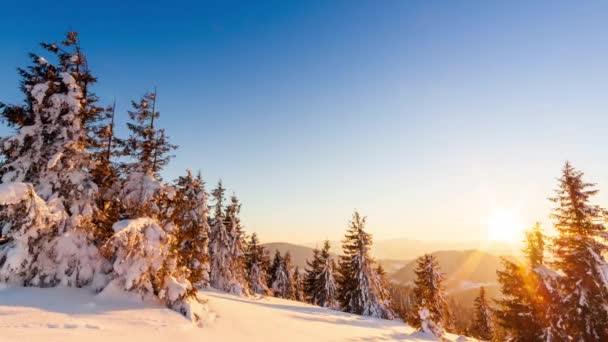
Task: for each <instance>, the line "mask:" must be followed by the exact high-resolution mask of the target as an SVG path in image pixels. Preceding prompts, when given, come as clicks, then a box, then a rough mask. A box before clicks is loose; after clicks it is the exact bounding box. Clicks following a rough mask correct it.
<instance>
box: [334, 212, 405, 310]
mask: <svg viewBox="0 0 608 342" xmlns="http://www.w3.org/2000/svg"><path fill="white" fill-rule="evenodd" d="M365 224H366V218H365V217H362V216H361V215H359V213H358V212H356V211H355V213H354V214H353V218H352V221H351V223H350V227H349V229H348V230H347V232H346V236H345V240H344V242H343V245H342V249H343V253H344V255H342V256H341V257H340V266H339V274H340V277H339V282H338V299H339V302H340V305H341V307H342V309H343V310H344V311H346V312H350V313H354V314H358V315H364V316H372V317H380V318H386V319H393V318H394V313H393V312H392V309H391V308H390V307H389V306H387V305H386V301H385V300H384V299H383V298H382V294H381V293H379V292H378V287H377V286H376V285H377V274H376V270H375V269H374V260H373V259H372V257H371V256H370V249H371V245H372V237H371V235H370V234H369V233H367V232H366V231H365Z"/></svg>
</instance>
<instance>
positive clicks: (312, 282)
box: [304, 248, 321, 305]
mask: <svg viewBox="0 0 608 342" xmlns="http://www.w3.org/2000/svg"><path fill="white" fill-rule="evenodd" d="M320 253H321V251H320V250H319V249H318V248H314V249H313V250H312V260H306V269H305V275H304V295H305V296H306V300H307V301H308V302H309V303H311V304H315V305H318V304H317V303H318V302H319V300H318V297H317V291H316V284H317V276H318V275H319V273H320V268H321V259H320Z"/></svg>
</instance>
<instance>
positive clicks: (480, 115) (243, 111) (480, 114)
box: [0, 0, 608, 242]
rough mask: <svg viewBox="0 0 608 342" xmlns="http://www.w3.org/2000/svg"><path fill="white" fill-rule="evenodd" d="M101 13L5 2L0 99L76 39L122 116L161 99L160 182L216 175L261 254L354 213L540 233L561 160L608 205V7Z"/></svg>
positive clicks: (453, 228)
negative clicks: (232, 195)
mask: <svg viewBox="0 0 608 342" xmlns="http://www.w3.org/2000/svg"><path fill="white" fill-rule="evenodd" d="M95 3H96V4H92V3H90V4H89V2H86V1H81V2H79V3H74V2H63V1H50V0H49V1H44V2H36V1H6V2H5V3H3V5H2V9H3V11H2V12H3V16H2V20H0V44H1V46H2V48H1V51H2V52H1V53H0V100H1V101H6V102H13V103H14V102H19V101H20V100H21V98H22V97H21V94H20V93H19V90H18V77H17V73H16V70H15V68H16V67H18V66H24V65H26V63H27V58H26V56H27V55H26V53H27V52H28V51H34V52H40V51H41V50H40V49H39V48H38V47H37V43H38V42H40V41H55V40H60V39H61V38H62V35H63V34H64V33H65V32H66V31H68V30H77V31H79V32H80V33H81V41H82V45H83V47H84V49H85V52H86V53H87V54H88V58H89V63H90V66H91V69H92V70H93V72H94V73H95V74H96V75H97V76H98V77H99V84H98V85H97V86H96V88H95V91H96V93H97V94H98V95H99V96H100V97H101V98H102V99H104V100H105V102H106V103H110V102H111V101H112V98H113V97H116V99H117V101H118V110H119V112H120V114H119V115H120V119H119V121H121V122H124V121H125V118H126V109H127V106H128V103H129V101H130V100H131V99H134V98H138V97H139V96H140V95H141V94H143V93H144V92H145V91H147V90H151V89H152V88H153V87H154V86H157V87H158V101H159V103H158V108H159V110H160V112H161V119H160V123H161V124H162V125H163V126H164V127H165V128H166V129H167V131H168V133H169V135H170V136H171V141H172V142H174V143H176V144H177V145H179V146H180V148H179V150H178V151H177V157H176V158H175V159H174V161H173V162H172V163H171V165H170V166H169V167H168V168H167V169H166V171H165V172H164V176H165V178H166V179H173V178H175V177H176V176H177V175H179V174H181V173H182V172H183V170H184V169H185V168H187V167H188V168H191V169H194V170H199V169H200V170H201V171H202V173H203V176H204V177H205V179H206V181H207V184H208V188H211V187H212V186H214V185H215V183H216V182H217V180H218V179H219V178H222V179H223V181H224V183H225V185H226V186H227V187H228V188H229V189H230V190H231V191H232V190H234V191H236V192H237V195H238V196H239V197H240V198H241V200H242V202H243V212H242V216H243V221H244V225H245V229H246V230H247V231H248V232H252V231H257V232H258V233H259V234H260V236H261V238H262V239H263V240H265V241H271V240H275V241H276V240H281V241H291V242H303V241H315V240H320V239H324V238H329V239H332V240H337V239H340V237H341V236H342V234H343V232H344V229H345V228H346V225H347V222H348V220H349V218H350V216H351V214H352V211H353V210H354V209H355V208H358V209H360V210H361V211H362V213H363V214H365V215H367V216H368V220H369V228H370V231H371V232H372V233H373V234H374V236H375V238H376V239H387V238H397V237H405V238H412V239H428V240H448V239H453V240H467V239H483V238H485V236H486V227H485V225H484V223H483V222H484V220H485V219H486V218H487V217H488V215H491V213H492V212H493V211H494V210H500V209H504V208H506V209H510V208H515V209H516V210H519V211H520V212H521V220H522V223H524V224H526V225H529V224H532V223H533V222H534V221H537V220H540V221H544V222H548V221H549V220H548V219H547V216H548V214H549V211H548V210H549V208H550V206H551V204H550V203H549V201H548V200H547V197H549V196H550V195H551V194H552V189H553V188H554V187H555V184H556V181H555V179H556V178H557V177H558V176H559V172H560V168H561V166H562V164H563V162H564V161H565V160H566V159H569V160H571V161H572V162H573V163H574V165H575V166H577V167H579V168H581V169H583V170H584V171H585V172H586V173H587V175H588V176H589V177H588V179H589V180H591V181H594V182H598V183H599V185H600V189H606V192H608V162H607V161H608V157H607V153H606V147H607V146H608V115H607V112H606V108H608V67H607V66H608V20H606V13H608V2H606V1H585V2H573V1H563V2H561V1H546V2H545V1H504V2H501V3H500V4H499V3H498V2H495V1H274V2H259V1H256V2H254V1H242V2H227V1H222V2H219V1H218V2H209V1H196V2H194V1H193V2H181V1H163V2H154V1H146V2H145V3H144V2H139V1H129V0H122V1H97V2H95ZM7 132H8V131H7V129H5V128H2V129H0V133H1V134H6V133H7ZM120 133H121V134H124V133H125V130H124V129H121V131H120ZM607 200H608V196H606V195H601V196H600V197H599V198H598V201H599V202H600V203H603V204H608V201H607Z"/></svg>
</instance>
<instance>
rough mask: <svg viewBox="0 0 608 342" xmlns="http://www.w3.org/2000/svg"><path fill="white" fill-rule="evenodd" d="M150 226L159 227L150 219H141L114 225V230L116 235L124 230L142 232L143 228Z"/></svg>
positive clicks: (123, 221) (119, 222)
mask: <svg viewBox="0 0 608 342" xmlns="http://www.w3.org/2000/svg"><path fill="white" fill-rule="evenodd" d="M148 225H157V224H156V221H154V220H153V219H151V218H149V217H140V218H136V219H132V220H122V221H118V222H116V223H114V224H113V225H112V229H113V230H114V232H115V233H118V232H121V231H123V230H125V229H126V230H134V231H141V230H142V228H143V227H145V226H148Z"/></svg>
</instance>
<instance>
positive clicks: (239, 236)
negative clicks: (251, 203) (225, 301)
mask: <svg viewBox="0 0 608 342" xmlns="http://www.w3.org/2000/svg"><path fill="white" fill-rule="evenodd" d="M240 213H241V203H240V202H239V200H238V198H237V197H236V195H234V194H233V195H232V197H231V198H230V204H229V205H228V207H227V208H226V219H225V220H226V222H225V226H226V231H227V232H228V234H229V236H230V242H231V245H230V253H231V259H232V264H231V265H232V266H231V270H232V274H233V277H234V280H235V281H236V282H237V283H238V285H239V288H240V290H239V291H237V292H238V293H240V294H243V295H248V294H249V286H248V284H247V271H246V269H245V234H244V232H243V227H242V226H241V218H240ZM233 292H234V291H233Z"/></svg>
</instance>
